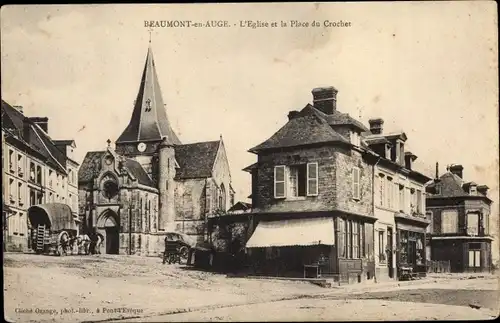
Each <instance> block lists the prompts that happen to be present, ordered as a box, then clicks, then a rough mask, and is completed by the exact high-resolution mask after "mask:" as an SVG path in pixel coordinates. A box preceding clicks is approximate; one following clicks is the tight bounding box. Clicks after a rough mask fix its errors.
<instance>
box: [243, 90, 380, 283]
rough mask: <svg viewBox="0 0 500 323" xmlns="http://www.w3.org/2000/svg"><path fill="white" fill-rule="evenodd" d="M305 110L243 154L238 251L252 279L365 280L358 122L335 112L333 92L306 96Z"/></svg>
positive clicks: (369, 209) (368, 157)
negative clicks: (245, 179)
mask: <svg viewBox="0 0 500 323" xmlns="http://www.w3.org/2000/svg"><path fill="white" fill-rule="evenodd" d="M312 94H313V102H314V103H313V105H311V104H307V105H306V106H305V107H304V108H303V109H302V110H300V111H291V112H290V113H289V114H288V119H289V120H288V122H287V123H286V124H285V125H284V126H283V127H282V128H281V129H279V130H278V131H277V132H276V133H275V134H274V135H272V136H271V137H270V138H269V139H268V140H266V141H265V142H263V143H262V144H260V145H258V146H256V147H254V148H252V149H250V150H249V151H250V152H252V153H254V154H256V155H257V162H256V163H255V164H253V165H251V166H249V167H247V168H246V169H245V170H246V171H248V172H249V173H251V175H252V194H251V196H252V213H251V223H250V227H249V232H248V235H249V236H250V239H249V240H248V242H247V243H246V247H247V249H248V253H249V257H250V259H251V261H252V262H254V263H258V264H259V266H258V268H257V272H258V273H260V274H266V275H280V276H281V275H287V276H303V275H304V271H305V272H306V273H305V275H308V274H307V270H308V269H312V270H313V271H315V270H318V268H320V267H321V271H322V277H333V278H334V279H336V280H340V281H344V282H352V281H361V280H365V279H368V280H370V279H373V277H374V261H375V259H374V256H375V255H374V249H373V228H374V222H375V221H376V218H375V217H374V215H373V203H372V201H373V197H372V194H373V180H372V177H373V165H374V164H375V162H376V158H377V156H376V154H374V153H373V152H372V151H370V150H369V149H367V148H368V147H367V146H366V145H365V143H364V141H363V140H362V138H361V137H362V133H364V132H367V131H369V129H367V128H366V127H365V126H364V125H363V124H362V123H361V122H359V121H358V120H356V119H354V118H352V117H350V116H349V115H348V114H345V113H341V112H340V111H338V109H337V104H336V102H337V98H336V95H337V90H336V89H335V88H333V87H327V88H317V89H314V90H313V91H312Z"/></svg>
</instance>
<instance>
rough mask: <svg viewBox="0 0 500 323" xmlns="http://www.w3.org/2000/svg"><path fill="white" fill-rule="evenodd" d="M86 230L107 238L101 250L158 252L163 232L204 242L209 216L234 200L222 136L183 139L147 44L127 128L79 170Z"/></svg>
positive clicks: (80, 201)
mask: <svg viewBox="0 0 500 323" xmlns="http://www.w3.org/2000/svg"><path fill="white" fill-rule="evenodd" d="M78 175H79V178H78V188H79V214H80V218H81V220H82V230H83V232H92V231H94V230H96V231H97V232H99V233H101V234H102V235H103V236H104V237H105V239H104V240H105V241H104V247H103V250H102V252H105V253H109V254H138V255H151V256H154V255H158V254H159V253H161V252H162V251H163V248H164V237H165V233H166V232H172V231H176V232H182V233H185V234H187V235H189V236H190V237H192V238H193V239H195V240H196V241H199V242H202V241H206V240H207V235H208V233H207V230H206V228H207V222H208V218H209V217H211V216H212V215H214V214H217V213H219V212H220V211H226V210H227V209H229V207H230V206H231V205H232V204H233V203H234V190H233V188H232V186H231V173H230V171H229V162H228V159H227V155H226V151H225V147H224V142H223V140H222V136H221V137H220V138H219V140H215V141H206V142H197V143H190V144H182V143H181V141H180V140H179V138H178V137H177V135H176V134H175V132H174V131H173V129H172V127H171V126H170V122H169V120H168V117H167V113H166V110H165V104H164V102H163V98H162V94H161V90H160V86H159V82H158V76H157V73H156V68H155V63H154V59H153V52H152V49H151V47H149V48H148V53H147V57H146V62H145V66H144V71H143V74H142V78H141V84H140V87H139V91H138V94H137V98H136V101H135V104H134V109H133V112H132V117H131V119H130V122H129V124H128V126H127V127H126V128H125V130H124V131H123V132H122V134H121V135H120V136H119V137H118V139H117V140H116V142H115V147H114V148H113V147H112V146H111V141H109V140H108V147H107V149H106V150H103V151H92V152H88V153H87V154H86V156H85V158H84V160H83V162H82V165H81V167H80V169H79V174H78Z"/></svg>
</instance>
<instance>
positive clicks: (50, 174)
mask: <svg viewBox="0 0 500 323" xmlns="http://www.w3.org/2000/svg"><path fill="white" fill-rule="evenodd" d="M52 177H53V175H52V171H51V170H50V169H49V187H52Z"/></svg>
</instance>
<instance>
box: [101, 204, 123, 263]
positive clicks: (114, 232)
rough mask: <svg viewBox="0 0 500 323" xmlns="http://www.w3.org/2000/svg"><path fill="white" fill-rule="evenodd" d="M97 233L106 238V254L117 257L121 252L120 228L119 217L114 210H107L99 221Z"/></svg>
mask: <svg viewBox="0 0 500 323" xmlns="http://www.w3.org/2000/svg"><path fill="white" fill-rule="evenodd" d="M97 232H98V233H100V234H102V235H103V236H104V242H103V244H104V250H105V251H104V252H105V253H106V254H115V255H117V254H118V253H119V250H120V226H119V223H118V215H117V214H116V213H115V212H114V211H112V210H106V211H104V212H103V213H101V215H100V216H99V218H98V220H97Z"/></svg>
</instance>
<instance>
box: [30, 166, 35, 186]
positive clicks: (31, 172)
mask: <svg viewBox="0 0 500 323" xmlns="http://www.w3.org/2000/svg"><path fill="white" fill-rule="evenodd" d="M30 180H31V181H33V182H34V181H35V164H34V163H33V162H31V163H30Z"/></svg>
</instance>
